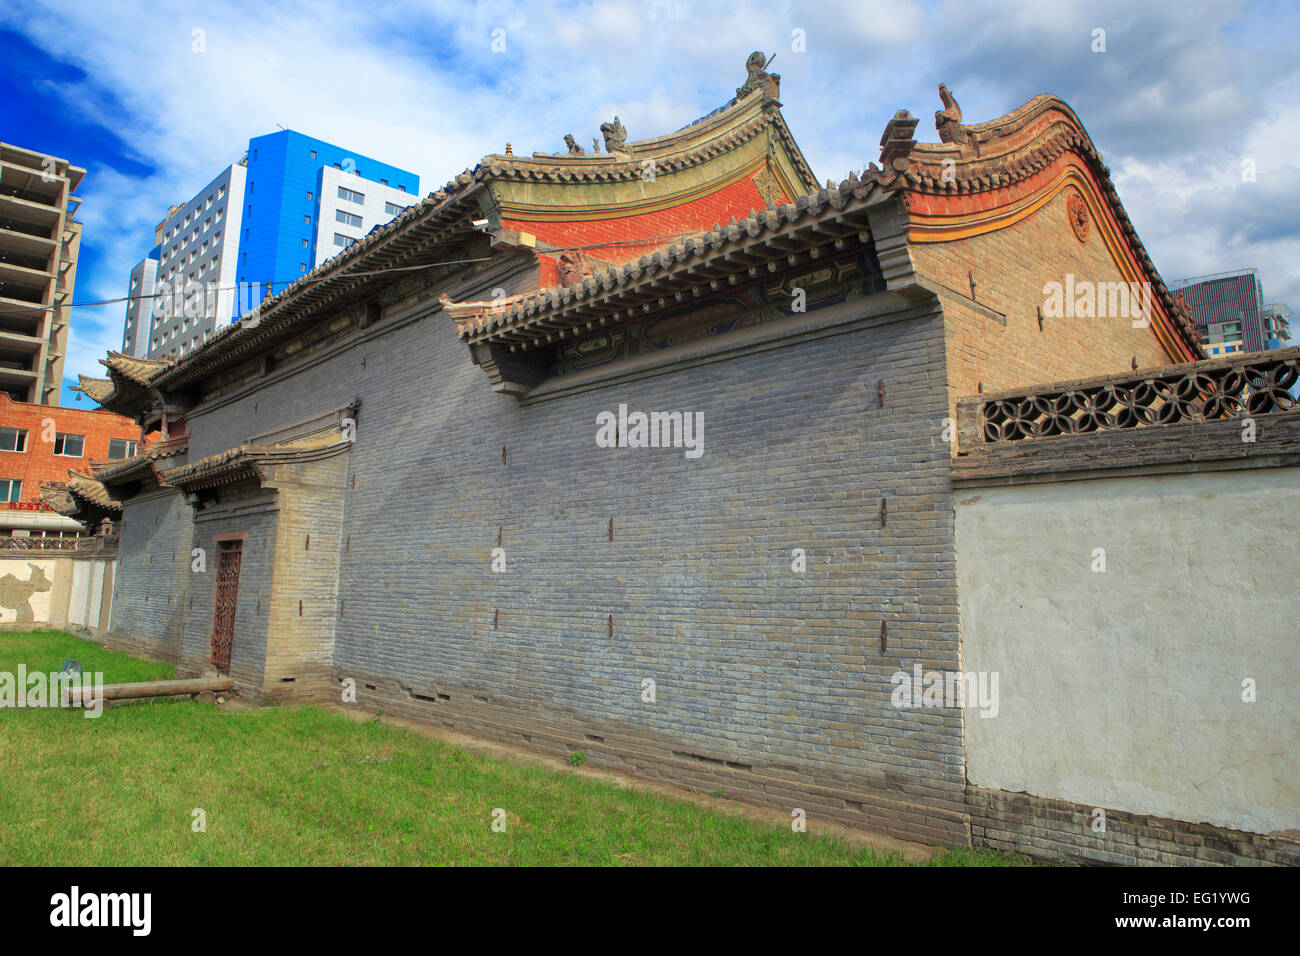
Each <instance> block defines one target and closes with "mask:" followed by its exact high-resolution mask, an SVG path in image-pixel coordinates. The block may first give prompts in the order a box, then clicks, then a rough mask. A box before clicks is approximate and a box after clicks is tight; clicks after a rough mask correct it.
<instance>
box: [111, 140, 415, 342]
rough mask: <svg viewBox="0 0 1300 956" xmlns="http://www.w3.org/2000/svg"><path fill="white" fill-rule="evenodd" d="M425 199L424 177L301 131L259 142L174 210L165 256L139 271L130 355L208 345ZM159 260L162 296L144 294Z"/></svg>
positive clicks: (162, 248) (127, 331)
mask: <svg viewBox="0 0 1300 956" xmlns="http://www.w3.org/2000/svg"><path fill="white" fill-rule="evenodd" d="M419 191H420V177H419V176H417V175H416V174H415V173H412V172H409V171H408V170H404V169H399V168H397V167H396V166H391V165H389V164H387V163H383V162H380V161H379V160H376V159H373V158H372V157H369V156H366V155H364V154H361V153H358V152H356V151H354V150H348V149H344V148H342V147H340V146H335V145H333V144H332V143H326V142H324V141H323V140H319V139H313V138H312V137H310V136H304V135H303V134H301V133H296V132H294V131H292V130H280V131H279V132H275V133H270V134H267V135H266V136H258V137H255V138H253V139H251V140H249V142H248V153H247V155H246V156H245V157H244V158H243V159H241V160H240V161H239V162H238V163H235V164H233V165H231V166H228V167H226V168H225V169H224V170H222V171H221V173H220V174H219V175H218V176H217V177H216V178H215V179H214V180H213V181H212V182H211V183H209V184H208V185H207V186H206V187H204V188H203V189H202V190H200V191H199V192H198V194H197V195H195V196H194V198H192V199H191V200H189V201H188V202H186V203H184V204H183V205H181V206H177V207H173V209H172V211H171V212H170V213H169V214H168V216H167V219H166V220H165V221H164V222H163V223H162V225H161V226H160V227H159V233H158V236H159V239H158V242H159V245H158V247H157V249H156V250H155V251H153V252H151V253H150V255H149V256H147V257H146V262H144V263H141V264H137V265H136V267H135V269H133V270H132V283H133V284H132V290H131V295H132V296H133V297H134V298H133V299H132V301H131V303H129V304H128V309H127V319H126V326H125V328H124V330H123V350H124V351H126V352H128V353H129V354H132V355H137V356H141V357H147V358H174V357H175V356H178V355H181V354H183V353H184V352H187V351H189V350H190V349H192V348H195V347H196V346H199V345H202V344H203V342H205V341H207V339H209V338H210V337H211V336H212V335H213V333H215V332H216V331H217V330H218V329H219V328H220V327H221V326H223V325H225V324H228V323H229V322H231V321H232V320H233V319H237V318H239V317H240V316H241V315H244V314H246V313H248V312H249V311H250V310H252V309H253V308H255V307H256V306H257V305H258V303H259V302H260V301H261V300H262V299H264V298H266V297H268V296H271V295H274V294H276V293H278V292H280V291H283V290H284V289H285V288H286V287H287V286H289V285H290V284H292V283H293V282H296V281H297V280H298V279H300V278H302V277H303V276H304V275H306V274H307V273H308V272H311V271H312V270H313V269H315V268H316V266H318V265H320V264H321V263H322V262H324V261H325V260H327V259H329V258H331V257H332V256H334V255H336V254H337V253H338V252H340V251H341V250H343V249H345V248H346V247H347V246H349V245H351V244H352V243H353V242H355V241H357V240H358V239H360V238H362V237H363V236H365V235H366V233H368V232H369V231H370V230H371V229H373V228H374V227H375V226H378V225H382V224H383V223H386V222H388V221H389V220H391V219H392V218H393V217H394V216H396V215H398V214H399V213H400V212H402V210H404V209H405V208H406V207H407V206H409V205H411V204H412V203H414V202H416V200H417V199H418V198H419ZM155 256H156V259H157V265H156V269H155V270H154V271H156V277H154V279H153V281H154V288H153V289H152V290H151V292H149V293H145V291H144V287H145V285H147V282H145V281H142V280H144V279H145V276H144V274H143V273H144V272H148V271H150V264H148V263H147V260H149V259H151V258H153V257H155ZM142 294H152V295H153V296H154V298H153V299H152V300H151V303H150V301H149V300H142V299H141V298H140V297H141V296H142ZM142 302H144V304H145V305H146V306H147V307H146V308H142V307H141V303H142Z"/></svg>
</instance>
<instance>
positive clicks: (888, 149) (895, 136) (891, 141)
mask: <svg viewBox="0 0 1300 956" xmlns="http://www.w3.org/2000/svg"><path fill="white" fill-rule="evenodd" d="M919 122H920V120H918V119H917V118H916V117H915V116H913V115H912V114H911V113H909V112H908V111H907V110H899V111H898V112H897V113H895V114H894V118H893V119H891V120H890V121H889V122H888V123H886V124H885V131H884V132H883V133H881V134H880V164H881V165H882V166H883V167H885V174H886V176H888V177H889V178H890V179H892V178H893V176H894V174H895V173H901V172H903V171H904V170H906V169H907V167H908V166H909V165H910V164H911V155H912V148H913V147H914V146H916V140H915V139H913V138H912V134H913V133H915V132H916V124H917V123H919Z"/></svg>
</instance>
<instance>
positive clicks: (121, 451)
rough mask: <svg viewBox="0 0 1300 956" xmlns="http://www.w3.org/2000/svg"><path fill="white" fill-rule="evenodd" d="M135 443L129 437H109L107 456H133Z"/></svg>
mask: <svg viewBox="0 0 1300 956" xmlns="http://www.w3.org/2000/svg"><path fill="white" fill-rule="evenodd" d="M136 447H137V446H136V443H135V442H133V441H131V439H129V438H110V439H109V440H108V457H109V458H134V457H135V451H136Z"/></svg>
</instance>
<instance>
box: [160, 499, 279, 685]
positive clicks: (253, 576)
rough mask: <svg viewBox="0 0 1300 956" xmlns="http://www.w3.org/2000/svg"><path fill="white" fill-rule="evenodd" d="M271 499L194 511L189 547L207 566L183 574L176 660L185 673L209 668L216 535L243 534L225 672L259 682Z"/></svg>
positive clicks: (272, 542)
mask: <svg viewBox="0 0 1300 956" xmlns="http://www.w3.org/2000/svg"><path fill="white" fill-rule="evenodd" d="M276 518H277V510H276V502H275V498H274V496H273V495H263V496H260V497H259V498H255V499H244V500H240V501H238V502H236V503H235V504H233V505H226V506H221V507H214V508H210V509H205V510H204V511H201V512H199V516H198V518H197V520H196V521H195V523H194V524H195V547H201V548H203V549H204V550H205V552H206V554H207V570H206V571H205V572H203V573H201V574H200V573H194V572H191V573H190V575H189V577H188V578H187V585H188V587H189V596H190V598H189V600H188V601H187V607H186V615H185V644H184V652H183V655H182V658H181V666H182V670H183V671H184V672H185V673H193V674H201V673H203V672H205V671H208V670H210V669H211V667H212V627H213V620H214V613H215V600H216V580H217V566H218V563H219V560H220V558H219V553H220V548H219V546H218V543H217V541H216V536H217V535H219V534H231V533H241V532H244V533H246V534H247V537H246V538H245V539H244V541H243V548H242V553H241V555H240V569H239V594H238V601H237V603H236V605H235V626H234V641H233V643H232V645H231V648H230V676H231V677H234V678H235V679H236V680H237V681H240V682H242V683H246V684H248V685H250V686H251V687H257V686H259V685H260V684H261V682H262V671H263V666H264V662H265V658H266V636H267V630H268V622H269V620H270V617H271V573H270V572H271V567H272V561H273V559H274V554H275V548H276Z"/></svg>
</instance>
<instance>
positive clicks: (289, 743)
mask: <svg viewBox="0 0 1300 956" xmlns="http://www.w3.org/2000/svg"><path fill="white" fill-rule="evenodd" d="M65 658H78V659H80V660H81V662H82V666H83V669H84V670H85V671H87V672H89V671H94V670H100V671H103V672H104V674H105V683H119V682H123V681H135V680H156V679H159V678H165V677H169V676H171V673H172V669H171V667H170V666H169V665H162V664H156V663H152V662H148V661H141V660H139V659H137V658H134V657H131V656H129V655H127V654H121V653H117V652H114V651H106V650H103V649H102V648H100V647H99V646H98V645H96V644H93V643H90V642H88V641H83V640H79V639H77V638H75V637H71V636H70V635H67V634H62V633H58V632H36V633H23V634H19V633H12V632H10V633H0V671H10V672H12V671H16V670H17V667H18V665H19V664H20V663H22V664H25V665H26V666H27V668H28V670H29V671H32V670H45V671H47V672H48V671H57V670H58V669H59V668H60V667H61V666H62V664H63V661H64V659H65ZM498 807H499V808H502V809H504V810H505V812H506V818H505V819H506V829H505V832H502V833H497V832H493V830H492V826H491V823H492V813H493V810H494V809H495V808H498ZM196 809H202V810H203V811H204V812H205V814H206V823H207V829H206V832H201V833H196V832H194V830H193V827H192V822H193V819H194V817H193V811H194V810H196ZM0 861H3V862H4V863H5V864H8V865H28V864H46V865H162V864H182V865H184V864H198V865H262V864H274V865H295V864H317V865H340V864H341V865H352V864H379V865H392V864H398V865H402V864H514V865H574V864H579V865H581V864H594V865H610V864H612V865H628V864H630V865H638V864H653V865H678V864H680V865H717V866H731V865H769V864H789V865H882V864H898V863H901V860H899V859H897V858H895V857H891V856H888V855H885V854H882V853H881V852H879V851H876V850H872V849H869V848H866V847H863V846H861V845H860V844H854V845H850V844H849V843H847V842H845V841H844V840H842V839H836V838H831V837H814V836H811V835H808V834H796V833H792V832H791V831H790V830H789V828H788V827H777V826H769V825H766V824H763V823H759V822H754V821H751V820H747V819H744V818H742V817H737V816H733V815H729V814H725V813H722V812H719V811H714V810H710V809H708V808H705V807H700V806H695V805H692V804H690V803H686V802H681V801H674V800H671V799H668V798H666V797H662V796H659V795H657V794H651V793H646V792H640V791H636V790H629V789H623V788H619V787H617V786H614V785H612V784H609V783H606V782H603V781H598V780H590V779H583V778H581V777H579V776H576V775H574V774H571V773H564V772H554V771H551V770H548V769H546V768H540V767H534V766H524V765H522V764H517V763H513V762H511V761H507V760H500V759H495V758H492V757H488V756H480V755H477V754H472V753H469V752H468V751H465V750H462V749H460V748H458V747H454V746H451V745H449V744H446V743H443V742H441V741H437V740H430V739H427V738H425V737H422V736H419V735H418V734H415V733H413V732H411V731H409V730H407V729H404V728H402V727H398V726H391V725H388V724H386V723H383V722H381V721H378V720H369V721H366V722H357V721H355V720H353V719H350V718H349V717H347V716H345V715H342V714H338V713H333V712H330V711H327V710H322V709H319V708H314V707H302V708H288V707H275V708H259V709H239V710H230V709H224V708H222V707H220V706H217V705H211V704H201V703H196V702H191V701H173V700H159V701H152V702H147V703H137V704H130V705H127V706H120V707H114V708H111V709H109V710H107V711H106V712H105V713H104V714H103V715H102V716H100V717H99V718H97V719H86V718H85V717H84V716H83V715H82V713H81V712H80V711H76V710H60V709H49V710H26V709H23V710H8V709H3V710H0ZM1022 862H1024V861H1023V860H1018V859H1014V858H1011V857H1007V856H1003V855H1000V854H995V853H989V852H983V851H971V850H951V851H942V852H939V853H937V854H936V856H935V858H934V859H933V860H932V861H931V863H932V864H933V865H940V866H962V865H976V866H998V865H1014V864H1017V863H1022Z"/></svg>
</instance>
